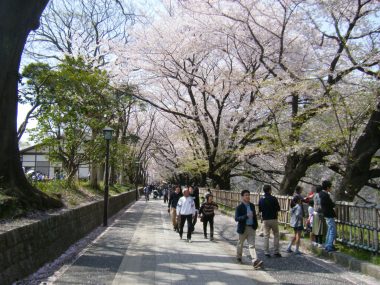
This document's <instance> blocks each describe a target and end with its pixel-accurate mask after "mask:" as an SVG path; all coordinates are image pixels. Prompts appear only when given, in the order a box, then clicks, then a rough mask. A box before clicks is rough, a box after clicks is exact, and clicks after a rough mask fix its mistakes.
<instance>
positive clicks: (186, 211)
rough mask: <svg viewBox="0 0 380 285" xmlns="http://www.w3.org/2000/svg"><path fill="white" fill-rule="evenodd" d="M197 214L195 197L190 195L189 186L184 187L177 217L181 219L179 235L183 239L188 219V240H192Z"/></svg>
mask: <svg viewBox="0 0 380 285" xmlns="http://www.w3.org/2000/svg"><path fill="white" fill-rule="evenodd" d="M194 214H195V203H194V199H193V198H192V197H190V192H189V189H188V188H185V189H183V197H181V198H180V199H179V200H178V204H177V217H178V220H179V221H180V226H179V237H180V238H181V239H182V234H183V227H184V225H185V222H186V221H187V242H189V243H190V242H191V233H192V231H193V215H194Z"/></svg>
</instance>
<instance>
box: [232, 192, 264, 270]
mask: <svg viewBox="0 0 380 285" xmlns="http://www.w3.org/2000/svg"><path fill="white" fill-rule="evenodd" d="M241 197H242V202H241V204H240V205H239V206H237V207H236V209H235V221H236V222H238V224H237V233H238V234H239V240H238V243H237V247H236V259H237V261H238V262H240V263H241V262H242V255H243V245H244V241H245V240H247V242H248V249H249V253H250V254H251V257H252V265H253V268H254V269H259V268H261V266H262V264H263V262H262V261H261V260H259V259H258V258H257V254H256V249H255V238H256V229H257V216H256V210H255V205H253V204H252V203H251V202H250V199H251V195H250V192H249V191H248V190H243V191H242V192H241Z"/></svg>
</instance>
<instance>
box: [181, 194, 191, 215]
mask: <svg viewBox="0 0 380 285" xmlns="http://www.w3.org/2000/svg"><path fill="white" fill-rule="evenodd" d="M194 214H195V203H194V199H193V198H192V197H190V196H188V197H185V196H183V197H181V198H179V200H178V204H177V215H194Z"/></svg>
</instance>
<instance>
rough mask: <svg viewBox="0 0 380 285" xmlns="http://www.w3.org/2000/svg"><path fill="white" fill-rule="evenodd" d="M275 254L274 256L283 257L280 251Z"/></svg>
mask: <svg viewBox="0 0 380 285" xmlns="http://www.w3.org/2000/svg"><path fill="white" fill-rule="evenodd" d="M273 255H274V257H282V255H281V253H279V252H277V253H275V254H273Z"/></svg>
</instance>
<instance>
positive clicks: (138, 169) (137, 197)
mask: <svg viewBox="0 0 380 285" xmlns="http://www.w3.org/2000/svg"><path fill="white" fill-rule="evenodd" d="M135 163H136V165H137V171H136V178H135V184H136V185H135V186H136V201H137V200H138V199H139V194H138V178H139V174H140V161H136V162H135Z"/></svg>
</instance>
